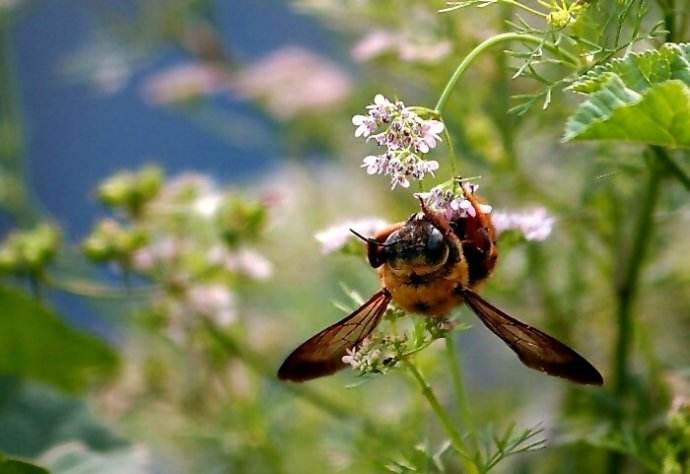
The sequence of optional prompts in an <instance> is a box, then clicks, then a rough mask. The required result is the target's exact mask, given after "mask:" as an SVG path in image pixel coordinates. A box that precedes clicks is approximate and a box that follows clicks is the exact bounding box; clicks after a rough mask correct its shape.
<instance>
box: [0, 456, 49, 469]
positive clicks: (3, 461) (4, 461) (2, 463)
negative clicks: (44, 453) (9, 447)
mask: <svg viewBox="0 0 690 474" xmlns="http://www.w3.org/2000/svg"><path fill="white" fill-rule="evenodd" d="M0 474H48V471H46V470H45V469H43V468H41V467H38V466H34V465H33V464H29V463H28V462H24V461H17V460H16V459H8V458H6V457H5V456H3V455H2V454H0Z"/></svg>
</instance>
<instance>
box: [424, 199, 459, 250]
mask: <svg viewBox="0 0 690 474" xmlns="http://www.w3.org/2000/svg"><path fill="white" fill-rule="evenodd" d="M419 205H420V207H421V209H422V214H424V218H425V219H426V220H428V221H429V222H431V224H432V225H433V226H434V227H436V228H437V229H438V230H439V231H440V232H441V233H442V234H443V238H444V239H446V243H448V249H449V250H450V256H449V257H450V259H452V261H456V262H457V261H460V260H462V242H460V239H459V238H458V236H457V234H456V233H455V231H453V228H452V227H451V226H450V223H449V222H448V219H446V218H445V217H444V216H443V215H441V214H439V213H438V212H436V211H434V210H433V209H430V208H429V207H428V206H427V205H426V203H425V202H424V199H422V198H421V197H420V198H419Z"/></svg>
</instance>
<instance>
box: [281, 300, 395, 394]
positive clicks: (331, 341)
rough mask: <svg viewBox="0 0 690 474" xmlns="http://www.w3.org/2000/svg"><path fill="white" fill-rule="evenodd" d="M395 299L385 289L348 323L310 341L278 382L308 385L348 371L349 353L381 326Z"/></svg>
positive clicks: (285, 366)
mask: <svg viewBox="0 0 690 474" xmlns="http://www.w3.org/2000/svg"><path fill="white" fill-rule="evenodd" d="M390 300H391V295H390V293H389V292H388V290H386V289H385V288H383V289H382V290H380V291H378V292H376V293H375V294H374V296H372V297H371V298H369V300H368V301H367V302H366V303H364V304H363V305H362V306H360V307H359V308H358V309H357V310H355V312H354V313H352V314H350V315H349V316H348V317H346V318H345V319H343V320H341V321H338V322H337V323H335V324H333V325H331V326H329V327H327V328H326V329H324V330H323V331H321V332H320V333H318V334H316V335H315V336H313V337H311V338H310V339H308V340H307V341H306V342H304V343H303V344H302V345H301V346H299V347H298V348H297V349H295V350H294V351H293V352H292V354H290V355H289V356H288V358H287V359H285V362H283V365H281V366H280V369H279V370H278V378H279V379H281V380H290V381H292V382H304V381H305V380H311V379H315V378H317V377H322V376H324V375H330V374H332V373H334V372H337V371H338V370H340V369H342V368H344V367H346V365H347V364H345V363H344V362H343V361H342V358H343V356H344V355H345V353H346V350H347V349H351V348H353V347H355V346H357V345H359V344H360V343H361V342H362V341H363V340H364V339H365V338H366V337H367V336H368V335H369V334H371V332H372V331H373V330H374V328H375V327H376V326H377V325H378V324H379V321H380V320H381V316H383V313H384V312H385V311H386V308H387V307H388V303H389V302H390Z"/></svg>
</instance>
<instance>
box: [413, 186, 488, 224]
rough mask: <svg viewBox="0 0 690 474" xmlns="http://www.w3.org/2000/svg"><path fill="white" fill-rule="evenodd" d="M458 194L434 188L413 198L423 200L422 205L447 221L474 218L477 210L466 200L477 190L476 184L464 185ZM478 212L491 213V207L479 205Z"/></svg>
mask: <svg viewBox="0 0 690 474" xmlns="http://www.w3.org/2000/svg"><path fill="white" fill-rule="evenodd" d="M459 189H460V190H461V192H460V194H456V193H454V192H453V191H450V190H448V189H446V188H445V187H444V186H436V187H434V188H432V189H431V190H430V191H429V192H426V193H415V196H416V197H418V198H421V199H423V200H424V204H425V205H426V206H427V207H429V208H430V209H433V210H435V211H438V212H440V213H441V214H443V216H444V217H445V218H446V219H447V220H449V221H450V220H454V219H460V218H466V217H476V216H477V210H476V209H475V208H474V206H472V203H471V202H470V200H469V199H467V196H466V193H467V194H474V193H475V192H477V190H478V189H479V185H478V184H472V183H465V184H464V186H462V187H461V188H459ZM479 210H480V211H481V212H482V213H483V214H489V213H491V210H492V207H491V206H489V205H488V204H480V205H479Z"/></svg>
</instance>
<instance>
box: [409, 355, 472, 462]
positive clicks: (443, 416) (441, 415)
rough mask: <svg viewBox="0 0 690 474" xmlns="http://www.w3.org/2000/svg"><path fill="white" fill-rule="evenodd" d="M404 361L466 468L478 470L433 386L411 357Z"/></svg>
mask: <svg viewBox="0 0 690 474" xmlns="http://www.w3.org/2000/svg"><path fill="white" fill-rule="evenodd" d="M403 363H404V364H405V366H407V368H408V369H409V370H410V373H411V374H412V376H413V377H414V379H415V380H416V381H417V383H418V384H419V388H420V389H421V391H422V395H424V398H426V400H427V402H429V405H430V406H431V409H432V410H433V412H434V414H435V415H436V417H437V418H438V419H439V421H440V422H441V425H442V426H443V429H444V431H445V432H446V435H448V439H449V440H450V444H451V446H453V449H455V451H456V452H457V453H458V454H459V455H460V457H462V459H463V463H464V465H465V470H466V471H467V472H468V473H475V472H477V468H476V465H475V464H474V461H473V460H472V458H471V456H470V455H469V454H468V452H467V448H466V447H465V443H463V441H462V437H461V436H460V433H458V431H457V430H456V429H455V427H454V426H453V421H452V420H451V419H450V416H449V415H448V413H447V412H446V410H444V408H443V407H442V406H441V404H440V403H439V401H438V398H436V395H435V394H434V392H433V390H432V389H431V386H430V385H429V384H428V383H427V381H426V379H425V378H424V376H423V375H422V373H421V372H420V371H419V369H418V368H417V366H415V365H414V364H413V363H412V362H410V360H409V359H403Z"/></svg>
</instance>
